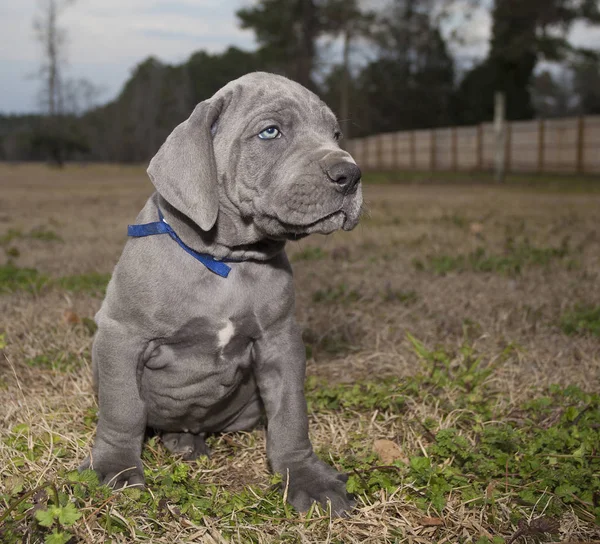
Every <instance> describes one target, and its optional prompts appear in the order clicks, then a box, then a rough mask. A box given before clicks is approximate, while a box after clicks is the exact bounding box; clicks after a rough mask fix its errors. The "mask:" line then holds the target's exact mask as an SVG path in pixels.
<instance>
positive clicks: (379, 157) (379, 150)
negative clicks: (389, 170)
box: [375, 134, 383, 170]
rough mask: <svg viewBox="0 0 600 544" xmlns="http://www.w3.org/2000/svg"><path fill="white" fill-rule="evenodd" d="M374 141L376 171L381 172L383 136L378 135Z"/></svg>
mask: <svg viewBox="0 0 600 544" xmlns="http://www.w3.org/2000/svg"><path fill="white" fill-rule="evenodd" d="M375 138H376V140H375V145H376V146H377V170H383V134H378V135H377V136H376V137H375Z"/></svg>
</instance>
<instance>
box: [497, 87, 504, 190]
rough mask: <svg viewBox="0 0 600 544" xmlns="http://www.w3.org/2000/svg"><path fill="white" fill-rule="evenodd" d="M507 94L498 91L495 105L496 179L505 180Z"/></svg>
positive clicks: (500, 181)
mask: <svg viewBox="0 0 600 544" xmlns="http://www.w3.org/2000/svg"><path fill="white" fill-rule="evenodd" d="M505 117H506V95H505V94H504V93H503V92H497V93H496V95H495V107H494V132H495V133H496V181H497V182H498V183H503V182H504V175H505V168H506V165H505V163H506V123H505Z"/></svg>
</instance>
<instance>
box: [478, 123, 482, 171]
mask: <svg viewBox="0 0 600 544" xmlns="http://www.w3.org/2000/svg"><path fill="white" fill-rule="evenodd" d="M477 170H479V171H481V170H483V125H482V124H479V125H477Z"/></svg>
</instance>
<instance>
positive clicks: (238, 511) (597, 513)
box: [0, 335, 600, 543]
mask: <svg viewBox="0 0 600 544" xmlns="http://www.w3.org/2000/svg"><path fill="white" fill-rule="evenodd" d="M409 339H410V341H411V342H412V344H413V346H414V350H415V352H416V353H417V355H418V356H419V358H420V359H421V364H422V368H421V371H420V372H418V373H416V374H415V375H414V376H412V377H410V378H408V379H405V380H398V379H393V378H389V379H387V380H381V381H366V382H362V383H360V384H354V385H334V386H331V385H329V384H327V383H325V382H323V381H322V380H318V379H309V380H308V382H307V400H308V406H309V413H310V414H312V416H313V417H330V418H332V419H336V420H338V421H341V422H343V423H342V424H345V425H348V424H349V425H352V421H353V420H354V418H356V415H357V414H361V415H363V417H366V418H368V419H369V420H370V421H371V422H373V423H375V424H376V425H377V426H378V427H379V428H380V429H381V430H387V431H388V432H390V434H391V432H394V431H396V432H397V431H398V430H401V431H402V434H401V436H405V437H406V435H407V434H408V433H413V434H414V435H420V436H421V440H420V441H419V442H418V443H417V442H413V441H408V440H406V439H404V440H402V441H401V442H400V444H401V452H402V457H399V458H398V459H396V460H394V461H392V462H391V464H388V465H383V464H382V463H381V461H380V459H379V458H378V455H377V453H375V452H374V451H373V437H372V435H371V434H370V433H369V430H368V427H362V428H358V429H356V430H355V431H354V432H353V433H352V434H351V435H349V436H348V437H347V440H346V443H345V445H344V447H343V448H340V449H339V450H338V451H337V452H336V453H335V454H334V455H333V456H332V455H331V454H330V452H329V450H328V449H327V448H325V447H322V448H321V451H320V452H319V453H320V454H321V456H322V457H324V458H330V459H331V461H332V462H333V463H334V464H335V465H336V466H338V467H339V468H340V469H342V470H344V471H346V472H348V473H349V474H350V479H349V481H348V490H349V491H351V492H352V493H354V494H355V495H356V496H357V498H358V500H359V503H361V504H364V505H368V504H370V503H372V501H373V500H374V499H375V497H381V496H391V495H397V496H398V497H401V498H402V501H403V503H404V504H405V507H406V508H409V509H412V510H413V512H415V513H418V512H421V513H422V516H423V517H425V516H428V517H430V518H432V516H434V518H433V519H439V520H443V519H444V517H446V516H448V514H449V513H450V512H451V511H452V510H453V509H454V508H455V506H456V505H457V504H462V505H463V507H467V508H468V509H469V510H472V511H474V512H479V513H480V515H481V516H482V517H483V519H484V520H485V523H486V525H487V526H488V527H489V532H490V533H491V534H492V535H493V536H492V538H491V539H488V541H489V542H493V541H495V542H505V539H504V537H502V536H501V534H502V522H501V519H502V518H503V517H504V515H505V513H506V511H509V512H510V516H511V521H513V522H514V523H517V524H518V522H519V521H520V520H522V519H527V517H526V516H527V512H531V514H532V515H533V517H534V518H536V519H544V520H546V524H547V526H548V527H551V528H554V529H553V530H554V531H556V532H558V528H559V527H560V520H561V516H563V515H565V514H566V513H569V512H575V514H576V515H577V516H578V517H579V518H580V519H581V520H582V521H583V522H586V523H594V522H595V523H598V522H600V505H598V498H599V497H600V480H598V478H597V477H596V476H597V474H598V472H599V471H600V456H598V455H597V445H598V444H599V443H600V395H598V394H594V393H586V392H584V391H582V390H581V389H580V388H578V387H563V386H560V385H553V386H550V387H548V388H547V389H545V390H540V391H536V394H535V395H534V396H533V397H532V398H531V399H530V400H528V401H527V402H524V403H521V404H519V405H513V404H511V403H510V402H508V399H507V398H505V397H503V395H502V394H501V393H500V392H499V391H498V390H497V389H496V388H495V387H494V385H493V379H492V378H493V376H494V370H495V368H494V367H495V366H498V365H499V364H502V361H496V362H494V363H493V364H490V362H489V361H485V360H484V359H483V358H482V357H481V356H479V355H478V354H477V353H476V351H475V350H474V349H473V348H472V346H470V345H467V344H464V345H462V346H460V348H459V349H458V351H457V352H451V351H448V350H446V349H444V348H437V349H435V350H432V349H429V348H427V347H425V346H424V345H423V344H422V343H421V342H420V341H419V340H417V339H415V338H414V337H412V336H410V335H409ZM511 349H512V348H511ZM510 352H511V350H506V351H505V354H504V357H505V358H506V357H508V356H509V355H510ZM416 412H421V413H422V415H421V417H419V416H417V415H416ZM433 414H435V417H432V416H433ZM399 418H400V419H401V420H402V421H401V423H399ZM398 425H399V427H398ZM380 432H381V431H380ZM255 436H256V433H251V434H244V435H234V436H232V437H231V438H229V440H230V441H231V442H232V443H233V445H232V446H231V447H230V450H231V451H230V452H229V453H230V454H233V455H235V453H236V450H237V451H238V453H239V452H242V451H245V450H248V449H251V448H253V447H255V445H256V442H257V440H256V439H255ZM80 438H81V439H83V436H81V437H80ZM3 445H4V447H5V448H8V450H9V451H12V452H13V454H20V455H21V456H23V457H24V458H25V459H26V460H28V461H31V462H36V461H38V462H39V461H43V459H44V458H45V457H46V456H47V455H48V449H49V448H50V449H51V455H52V456H54V457H57V458H61V457H65V456H67V455H68V452H67V448H65V444H64V440H63V439H62V438H61V437H60V435H55V436H53V435H52V434H51V433H43V434H41V435H37V434H36V433H35V431H34V430H33V429H31V428H30V427H29V426H27V425H25V424H18V425H15V426H13V428H12V429H11V430H10V432H9V433H8V434H7V435H6V436H5V437H4V438H3ZM212 446H213V447H216V448H217V449H219V445H218V442H215V439H213V440H212ZM144 461H145V465H146V470H145V473H146V477H147V479H148V484H149V488H150V489H149V490H146V491H139V490H131V491H128V492H125V493H123V494H117V495H113V494H112V493H111V491H110V490H108V489H106V488H104V487H101V486H99V485H98V482H97V480H96V477H95V475H94V473H93V472H84V473H82V474H78V473H77V472H73V471H71V472H69V471H66V470H63V471H62V472H60V473H59V474H58V476H57V478H56V480H55V481H54V482H49V483H48V484H47V490H48V489H49V490H52V491H54V490H55V491H56V493H54V492H52V493H48V492H47V490H46V491H45V492H41V491H38V492H36V494H33V495H30V496H27V492H28V491H31V489H32V488H31V482H32V480H30V479H29V478H27V477H24V478H20V479H17V480H13V481H12V482H11V484H10V486H9V487H8V488H7V489H6V491H5V492H4V493H3V494H2V495H0V499H1V500H2V501H3V502H4V504H6V505H9V510H7V511H10V513H11V516H10V518H8V517H7V518H6V519H5V523H6V525H5V527H4V529H3V531H4V532H3V542H7V543H9V542H17V541H20V537H21V535H22V534H23V532H24V531H25V532H26V534H27V535H28V536H29V537H31V538H33V539H35V538H38V539H42V538H45V539H46V541H47V542H48V541H49V542H67V541H68V539H69V538H71V537H73V536H76V535H80V534H83V532H84V531H85V521H86V519H87V520H89V518H90V515H94V516H98V520H97V522H98V523H99V525H100V526H101V527H103V530H104V534H105V538H112V537H114V538H116V537H117V536H118V535H122V536H127V535H132V533H133V534H134V535H135V537H137V538H148V539H152V538H153V537H161V536H164V535H165V530H164V525H163V523H161V521H165V520H168V521H175V522H176V523H178V524H180V525H183V526H187V527H190V526H201V525H202V524H203V522H204V520H206V518H209V519H212V520H213V523H214V525H215V526H216V527H218V530H219V533H220V534H221V535H222V536H223V537H224V538H226V539H229V538H236V539H238V541H241V542H248V541H253V540H255V538H256V533H257V531H258V530H259V529H258V528H259V527H261V525H262V524H264V523H265V522H269V521H272V520H274V519H281V520H289V522H290V523H292V524H293V520H295V519H296V515H295V514H294V513H293V512H292V511H291V509H290V508H289V507H288V506H287V505H285V504H284V503H283V502H282V499H281V496H280V495H279V493H278V492H277V491H276V484H277V482H278V481H279V480H278V478H277V477H273V478H271V481H270V483H271V486H272V487H271V488H270V490H265V489H264V488H262V487H261V486H249V487H246V488H244V489H242V490H238V491H230V490H228V489H227V487H222V486H220V485H219V483H218V478H217V481H216V482H215V481H211V480H213V478H211V477H210V476H209V478H208V479H207V478H206V475H207V474H208V475H210V474H211V472H215V471H216V469H217V467H216V464H215V463H213V462H212V461H211V460H208V459H202V460H200V461H198V462H196V463H182V462H181V461H178V460H177V459H173V458H169V456H168V455H166V453H165V451H164V450H163V448H162V447H161V446H160V444H159V443H158V442H157V440H156V438H151V439H150V441H149V442H148V444H147V445H146V447H145V450H144ZM12 462H13V463H15V462H16V461H15V460H13V461H12ZM17 464H21V466H25V463H17ZM201 474H204V475H205V476H204V477H200V475H201ZM53 488H55V489H53ZM107 502H110V503H112V507H111V508H106V509H104V508H103V507H102V506H100V511H99V512H98V511H97V507H96V505H103V504H104V505H105V504H107ZM117 512H118V513H117ZM142 513H143V515H144V516H146V517H147V519H149V520H155V522H154V523H152V524H151V525H150V526H147V527H145V528H141V527H138V528H136V529H135V530H134V528H133V527H132V525H131V523H130V521H128V520H131V519H134V518H136V517H137V516H139V515H140V514H142ZM417 515H418V514H417ZM312 516H314V519H313V518H312ZM530 517H531V516H530ZM327 525H329V520H328V518H327V516H326V515H325V516H324V513H323V512H319V509H315V511H314V512H313V514H311V515H309V516H308V517H307V518H305V521H304V526H305V527H308V528H310V530H311V531H313V532H317V533H320V532H323V531H325V530H326V527H327ZM442 527H443V523H442V524H441V525H440V528H439V536H442V535H443V534H444V529H443V528H442ZM494 533H497V534H494ZM394 534H395V535H396V536H398V537H400V536H401V531H399V530H398V531H397V532H395V530H394V529H392V533H391V535H394ZM391 535H390V536H391ZM280 536H281V538H282V540H284V541H285V540H286V537H285V535H280ZM494 537H496V539H495V540H494ZM289 538H290V541H294V538H295V537H294V531H292V532H290V534H289ZM60 539H62V540H60ZM478 542H485V540H483V541H482V540H478Z"/></svg>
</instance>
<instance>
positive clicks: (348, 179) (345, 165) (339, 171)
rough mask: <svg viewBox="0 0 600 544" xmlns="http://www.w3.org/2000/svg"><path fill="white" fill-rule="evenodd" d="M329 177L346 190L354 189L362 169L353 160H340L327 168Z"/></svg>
mask: <svg viewBox="0 0 600 544" xmlns="http://www.w3.org/2000/svg"><path fill="white" fill-rule="evenodd" d="M327 175H328V176H329V179H330V180H331V181H333V183H336V184H337V185H339V187H340V188H341V189H343V190H344V192H348V191H350V190H352V189H353V188H354V187H356V185H358V182H359V181H360V177H361V175H362V174H361V171H360V168H359V167H358V166H356V164H354V163H352V162H347V161H344V162H338V163H337V164H334V165H333V166H332V167H331V168H329V169H328V170H327Z"/></svg>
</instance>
